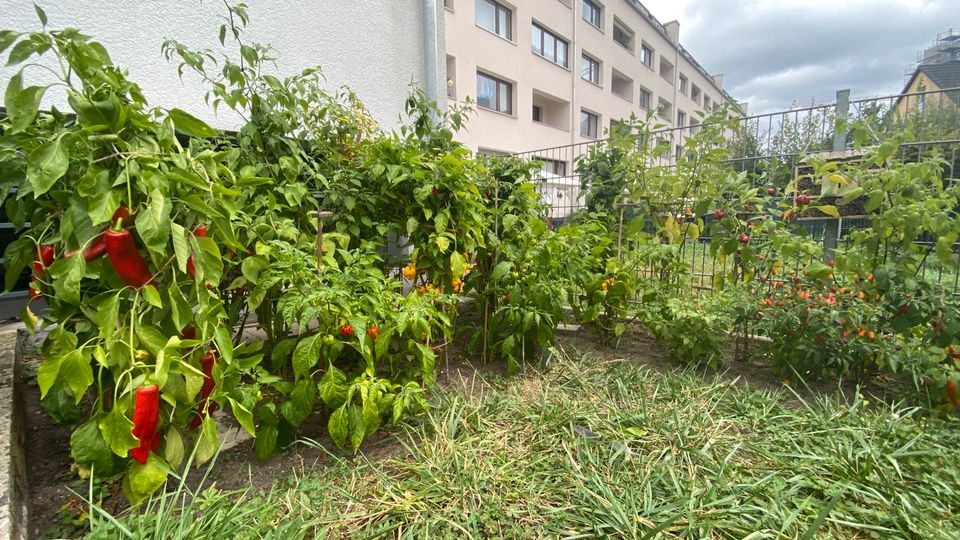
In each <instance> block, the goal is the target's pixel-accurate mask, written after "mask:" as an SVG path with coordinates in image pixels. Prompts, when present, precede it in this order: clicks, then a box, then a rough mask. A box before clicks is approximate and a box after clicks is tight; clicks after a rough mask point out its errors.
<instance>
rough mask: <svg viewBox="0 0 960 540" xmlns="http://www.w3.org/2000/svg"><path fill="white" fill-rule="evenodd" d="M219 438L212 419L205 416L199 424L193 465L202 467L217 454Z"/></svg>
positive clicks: (215, 424)
mask: <svg viewBox="0 0 960 540" xmlns="http://www.w3.org/2000/svg"><path fill="white" fill-rule="evenodd" d="M218 445H219V437H218V436H217V423H216V422H215V421H214V420H213V418H212V417H210V416H207V417H206V418H204V419H203V423H201V424H200V436H199V438H198V439H197V450H196V453H195V454H194V463H195V464H196V465H197V466H200V465H203V464H204V463H206V462H207V461H209V460H210V458H212V457H213V456H214V454H216V453H217V446H218Z"/></svg>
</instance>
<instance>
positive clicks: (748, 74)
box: [641, 0, 960, 114]
mask: <svg viewBox="0 0 960 540" xmlns="http://www.w3.org/2000/svg"><path fill="white" fill-rule="evenodd" d="M641 2H642V3H643V4H644V5H645V6H647V8H649V9H650V11H651V12H652V13H653V14H654V16H656V17H657V19H659V20H660V22H667V21H670V20H673V19H676V20H678V21H680V42H681V43H682V44H683V46H684V47H686V48H687V50H689V51H690V52H691V53H692V54H693V56H694V58H696V59H697V61H698V62H700V64H701V65H703V67H704V68H705V69H706V70H707V71H708V72H710V73H723V74H724V76H725V82H724V87H725V89H726V90H727V91H728V92H729V93H730V94H731V95H733V97H734V98H736V99H737V100H738V101H747V102H749V103H750V113H752V114H756V113H762V112H771V111H776V110H783V109H788V108H789V107H790V106H791V104H792V103H794V102H798V103H801V104H809V103H810V101H811V99H812V100H816V101H817V102H818V103H820V102H832V101H833V100H834V98H835V95H836V91H837V90H838V89H842V88H849V89H850V91H851V95H852V96H855V97H870V96H878V95H887V94H896V93H898V92H900V90H902V89H903V85H904V82H905V81H904V71H906V70H907V69H908V68H911V67H912V66H913V64H914V63H915V62H916V59H917V54H918V53H919V52H920V51H921V50H922V49H923V48H925V47H929V46H930V44H931V43H932V42H933V40H934V38H935V37H936V35H937V34H938V33H940V32H943V31H946V30H948V29H950V28H951V27H953V28H954V29H957V30H960V0H842V1H840V0H803V1H799V0H641Z"/></svg>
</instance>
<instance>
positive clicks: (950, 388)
mask: <svg viewBox="0 0 960 540" xmlns="http://www.w3.org/2000/svg"><path fill="white" fill-rule="evenodd" d="M947 397H949V398H950V403H953V406H954V407H956V408H958V409H960V400H958V399H957V383H955V382H953V379H947Z"/></svg>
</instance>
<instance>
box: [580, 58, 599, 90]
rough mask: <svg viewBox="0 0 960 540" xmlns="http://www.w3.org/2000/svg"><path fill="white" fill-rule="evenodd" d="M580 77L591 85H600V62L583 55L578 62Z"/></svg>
mask: <svg viewBox="0 0 960 540" xmlns="http://www.w3.org/2000/svg"><path fill="white" fill-rule="evenodd" d="M580 77H582V78H583V79H584V80H587V81H590V82H592V83H593V84H600V62H599V61H598V60H596V59H594V58H592V57H590V56H589V55H587V54H586V53H584V54H583V57H582V59H581V60H580Z"/></svg>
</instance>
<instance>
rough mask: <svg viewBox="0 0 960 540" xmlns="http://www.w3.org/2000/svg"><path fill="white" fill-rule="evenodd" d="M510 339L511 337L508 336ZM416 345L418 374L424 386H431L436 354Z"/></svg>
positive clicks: (421, 344) (433, 379) (420, 344)
mask: <svg viewBox="0 0 960 540" xmlns="http://www.w3.org/2000/svg"><path fill="white" fill-rule="evenodd" d="M510 337H511V338H512V337H513V336H510ZM414 343H416V345H417V350H418V355H417V356H419V357H420V374H421V376H422V377H423V385H424V386H427V387H429V386H433V383H434V381H435V374H434V370H435V369H436V362H437V353H435V352H433V349H431V348H430V347H427V346H426V345H424V344H423V343H420V342H419V341H416V342H414Z"/></svg>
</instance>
